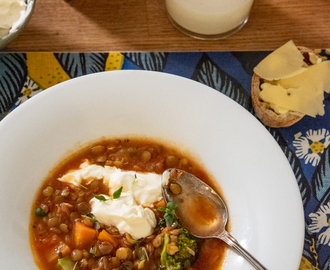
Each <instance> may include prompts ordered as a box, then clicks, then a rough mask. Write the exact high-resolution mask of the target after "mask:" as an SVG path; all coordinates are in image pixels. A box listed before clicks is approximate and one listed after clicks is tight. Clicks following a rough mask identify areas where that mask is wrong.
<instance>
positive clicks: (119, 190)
mask: <svg viewBox="0 0 330 270" xmlns="http://www.w3.org/2000/svg"><path fill="white" fill-rule="evenodd" d="M122 190H123V187H120V188H119V189H117V190H116V191H115V192H114V193H113V199H118V198H119V197H120V195H121V192H122Z"/></svg>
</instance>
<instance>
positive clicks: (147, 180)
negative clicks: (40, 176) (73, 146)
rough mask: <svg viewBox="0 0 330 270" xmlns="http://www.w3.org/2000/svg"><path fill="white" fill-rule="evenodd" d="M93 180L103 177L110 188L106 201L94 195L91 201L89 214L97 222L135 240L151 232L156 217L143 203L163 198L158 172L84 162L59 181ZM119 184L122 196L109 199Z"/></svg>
mask: <svg viewBox="0 0 330 270" xmlns="http://www.w3.org/2000/svg"><path fill="white" fill-rule="evenodd" d="M95 179H99V180H101V179H102V180H103V182H104V183H105V184H106V185H108V186H109V189H110V194H105V195H104V197H105V198H107V199H108V200H106V201H100V200H98V199H96V198H93V199H92V200H91V201H90V204H91V206H92V213H93V214H94V216H95V217H96V219H97V220H98V221H99V222H101V223H103V224H106V225H112V226H115V227H117V228H118V230H119V232H120V233H122V234H123V233H129V234H130V235H131V236H132V237H133V238H134V239H139V238H143V237H146V236H148V235H150V234H152V232H153V229H154V228H155V226H156V224H157V221H156V217H155V214H154V212H153V211H152V210H151V209H149V208H145V207H143V206H150V205H152V204H153V203H155V202H157V201H159V200H161V199H162V192H161V175H159V174H154V173H145V174H144V173H137V172H135V171H122V170H120V169H118V168H116V167H109V166H104V167H103V166H99V165H90V164H89V162H88V161H86V162H84V163H82V164H81V165H80V168H79V169H78V170H74V171H70V172H68V173H67V174H65V175H63V176H62V177H61V178H59V179H58V180H60V181H63V182H67V183H71V184H73V185H76V186H79V185H81V184H82V183H87V184H88V183H89V182H91V181H93V180H95ZM121 187H123V189H122V193H121V196H120V197H119V198H118V199H112V198H110V195H111V194H112V193H113V192H115V191H116V190H118V189H119V188H121ZM142 205H143V206H142Z"/></svg>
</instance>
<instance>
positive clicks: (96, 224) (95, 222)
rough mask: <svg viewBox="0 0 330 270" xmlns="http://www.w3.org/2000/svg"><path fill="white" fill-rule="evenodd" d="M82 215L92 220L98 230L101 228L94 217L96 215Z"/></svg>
mask: <svg viewBox="0 0 330 270" xmlns="http://www.w3.org/2000/svg"><path fill="white" fill-rule="evenodd" d="M82 217H84V218H89V219H90V220H91V221H92V222H93V226H94V228H95V229H97V230H98V229H100V228H101V225H100V223H99V222H98V220H97V219H96V217H95V216H94V214H93V213H88V214H87V215H82Z"/></svg>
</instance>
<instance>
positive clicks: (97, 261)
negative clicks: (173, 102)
mask: <svg viewBox="0 0 330 270" xmlns="http://www.w3.org/2000/svg"><path fill="white" fill-rule="evenodd" d="M167 168H178V169H182V170H185V171H187V172H189V173H192V174H194V175H196V176H197V177H199V178H200V179H202V180H203V181H205V182H206V183H207V184H209V185H210V186H212V187H213V188H215V189H217V188H216V187H214V185H213V183H212V181H211V179H210V177H209V176H208V174H207V173H206V172H205V170H203V168H202V167H201V166H200V165H199V164H198V163H197V162H196V161H195V160H194V159H193V158H192V157H190V156H189V155H185V154H183V153H181V151H179V149H177V148H175V147H169V146H165V144H160V143H158V142H156V141H154V140H149V139H148V140H147V139H139V138H134V139H132V138H130V139H101V140H99V141H98V142H97V143H92V144H90V145H88V146H87V147H84V148H83V149H81V150H78V151H77V152H75V153H74V154H73V155H71V156H70V157H69V158H67V159H65V160H64V161H62V162H61V163H60V164H59V165H58V166H57V167H56V168H55V169H54V170H53V171H52V172H51V173H50V174H49V176H48V177H47V179H46V180H45V181H44V182H43V185H42V187H41V188H40V190H39V191H38V192H37V195H36V197H35V200H34V202H33V205H32V213H31V221H30V242H31V248H32V251H33V254H34V258H35V262H36V264H37V265H38V267H39V268H40V269H41V270H80V269H81V270H83V269H84V270H112V269H114V270H119V269H120V270H133V269H145V270H156V269H159V270H180V269H189V270H193V269H195V270H205V269H207V270H217V269H220V268H221V265H222V262H223V259H224V254H225V248H224V244H223V242H222V241H221V240H219V239H206V240H205V239H203V240H202V239H197V238H195V237H193V236H192V235H191V234H190V233H189V232H188V231H187V230H185V228H183V227H182V226H181V224H180V220H177V219H176V218H175V209H176V208H177V207H178V206H177V205H175V204H174V203H173V202H168V203H167V204H166V203H165V201H164V199H163V198H162V193H161V181H160V179H161V174H162V173H163V171H164V170H166V169H167ZM191 211H194V209H191Z"/></svg>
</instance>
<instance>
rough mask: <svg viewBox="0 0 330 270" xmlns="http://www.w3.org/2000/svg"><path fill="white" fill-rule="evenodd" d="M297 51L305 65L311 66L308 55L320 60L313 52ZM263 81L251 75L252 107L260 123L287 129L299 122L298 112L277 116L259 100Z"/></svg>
mask: <svg viewBox="0 0 330 270" xmlns="http://www.w3.org/2000/svg"><path fill="white" fill-rule="evenodd" d="M297 48H298V49H299V51H300V52H301V53H302V54H303V55H304V61H305V63H306V64H307V65H312V62H311V61H310V56H309V53H312V54H314V55H315V57H316V58H322V57H321V56H320V55H318V54H316V53H315V52H314V51H313V50H311V49H308V48H306V47H302V46H297ZM263 82H264V79H262V78H260V77H259V76H258V75H257V74H255V73H254V74H253V76H252V83H251V97H252V105H253V108H254V111H255V113H256V115H257V117H258V118H259V119H260V121H261V122H262V123H263V124H264V125H265V126H269V127H274V128H279V127H289V126H292V125H293V124H295V123H296V122H298V121H299V120H301V119H302V118H303V117H304V115H303V114H301V113H298V112H290V111H289V112H287V113H285V114H277V113H276V112H275V111H274V110H273V109H272V108H271V107H270V104H269V103H267V102H264V101H263V100H262V99H261V98H260V95H259V93H260V91H262V90H261V87H260V86H261V84H262V83H263Z"/></svg>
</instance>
